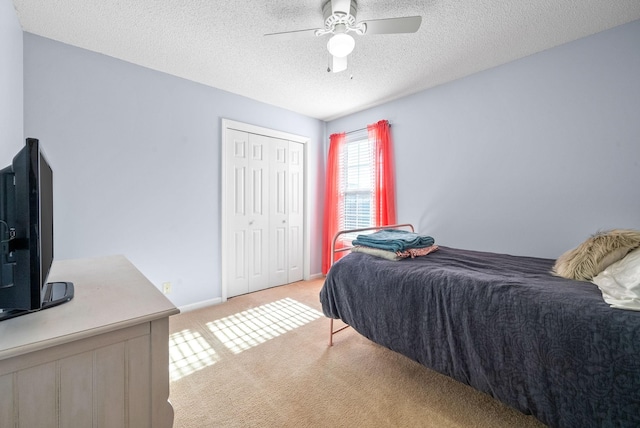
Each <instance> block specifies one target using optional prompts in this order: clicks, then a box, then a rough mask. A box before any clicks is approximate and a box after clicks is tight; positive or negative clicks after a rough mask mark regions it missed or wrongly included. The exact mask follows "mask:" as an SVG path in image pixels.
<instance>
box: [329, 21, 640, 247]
mask: <svg viewBox="0 0 640 428" xmlns="http://www.w3.org/2000/svg"><path fill="white" fill-rule="evenodd" d="M380 119H388V120H390V122H391V123H392V135H393V137H394V140H395V155H396V169H397V174H396V179H397V187H398V190H397V206H398V220H399V221H400V222H412V223H414V224H416V225H417V226H418V231H420V232H422V233H427V234H431V235H432V236H434V238H435V239H436V242H438V243H440V244H441V245H448V246H455V247H462V248H468V249H478V250H488V251H496V252H506V253H512V254H519V255H531V256H541V257H549V258H555V257H557V256H558V255H559V254H561V253H562V252H564V251H566V250H568V249H569V248H572V247H574V246H575V245H577V244H578V243H580V242H581V241H582V240H584V239H585V238H586V237H588V236H589V235H591V234H592V233H594V232H596V231H597V230H600V229H608V228H616V227H619V228H637V229H640V21H635V22H632V23H630V24H627V25H623V26H620V27H617V28H614V29H611V30H609V31H605V32H602V33H599V34H596V35H593V36H591V37H587V38H584V39H581V40H578V41H575V42H572V43H568V44H565V45H562V46H559V47H556V48H554V49H550V50H547V51H544V52H541V53H539V54H536V55H532V56H529V57H526V58H523V59H521V60H518V61H515V62H512V63H509V64H506V65H503V66H500V67H497V68H494V69H491V70H488V71H485V72H482V73H477V74H475V75H472V76H470V77H467V78H464V79H460V80H458V81H455V82H452V83H450V84H446V85H442V86H439V87H437V88H434V89H431V90H427V91H424V92H421V93H419V94H416V95H413V96H410V97H406V98H403V99H400V100H398V101H396V102H390V103H387V104H384V105H382V106H380V107H377V108H372V109H370V110H367V111H364V112H360V113H357V114H354V115H351V116H348V117H344V118H341V119H338V120H334V121H332V122H330V123H328V125H327V135H330V134H331V133H334V132H340V131H343V130H344V131H349V130H352V129H357V128H361V127H363V126H365V125H366V124H369V123H373V122H376V121H378V120H380Z"/></svg>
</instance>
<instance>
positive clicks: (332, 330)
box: [329, 223, 415, 346]
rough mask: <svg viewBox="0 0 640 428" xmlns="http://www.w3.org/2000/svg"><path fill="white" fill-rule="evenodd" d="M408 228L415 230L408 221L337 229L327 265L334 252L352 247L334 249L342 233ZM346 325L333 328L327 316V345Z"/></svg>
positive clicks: (333, 256)
mask: <svg viewBox="0 0 640 428" xmlns="http://www.w3.org/2000/svg"><path fill="white" fill-rule="evenodd" d="M404 227H406V228H408V229H410V230H411V232H415V230H414V228H413V225H412V224H410V223H402V224H390V225H387V226H371V227H364V228H361V229H345V230H340V231H338V233H336V234H335V235H334V236H333V241H331V264H330V266H329V269H331V266H333V264H334V263H335V261H336V254H337V253H341V252H344V251H350V250H351V248H353V246H348V247H343V248H338V249H336V243H337V242H338V238H340V236H342V235H346V234H349V233H355V232H367V231H370V230H372V231H376V230H382V229H400V228H404ZM347 327H349V325H348V324H346V325H344V326H342V327H340V328H337V329H335V330H334V329H333V318H329V346H333V335H334V334H336V333H339V332H341V331H342V330H344V329H346V328H347Z"/></svg>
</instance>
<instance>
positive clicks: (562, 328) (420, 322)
mask: <svg viewBox="0 0 640 428" xmlns="http://www.w3.org/2000/svg"><path fill="white" fill-rule="evenodd" d="M552 265H553V260H548V259H539V258H531V257H516V256H509V255H503V254H494V253H485V252H475V251H466V250H459V249H453V248H447V247H442V246H441V247H440V249H439V250H438V251H436V252H434V253H432V254H429V255H428V256H425V257H419V258H415V259H406V260H401V261H389V260H384V259H381V258H377V257H374V256H370V255H367V254H362V253H353V254H349V255H347V256H345V257H344V258H342V259H341V260H340V261H338V262H337V263H336V264H335V265H334V266H333V267H332V268H331V270H330V271H329V273H328V275H327V278H326V281H325V284H324V286H323V288H322V290H321V292H320V300H321V303H322V308H323V311H324V313H325V315H326V316H328V317H331V318H339V319H342V320H343V321H345V322H346V323H348V324H349V325H351V326H352V327H353V328H354V329H356V330H357V331H358V332H359V333H360V334H362V335H364V336H365V337H367V338H369V339H370V340H372V341H374V342H376V343H379V344H380V345H383V346H385V347H387V348H389V349H392V350H394V351H397V352H399V353H401V354H404V355H406V356H407V357H409V358H411V359H413V360H415V361H418V362H419V363H421V364H423V365H425V366H426V367H429V368H431V369H433V370H436V371H438V372H440V373H443V374H446V375H448V376H451V377H453V378H454V379H457V380H459V381H461V382H464V383H466V384H468V385H471V386H473V387H474V388H476V389H478V390H480V391H483V392H486V393H487V394H489V395H491V396H493V397H494V398H496V399H498V400H501V401H502V402H504V403H507V404H509V405H511V406H513V407H515V408H516V409H519V410H520V411H522V412H524V413H527V414H533V415H534V416H535V417H537V418H538V419H539V420H540V421H542V422H544V423H545V424H548V425H550V426H556V427H581V428H583V427H607V426H612V427H613V426H615V427H639V426H640V312H633V311H626V310H620V309H613V308H610V307H609V306H608V305H607V304H606V303H605V302H604V301H603V299H602V295H601V293H600V290H599V289H598V288H597V287H596V286H595V285H594V284H591V283H589V282H579V281H571V280H566V279H563V278H558V277H555V276H553V275H551V274H550V273H549V271H550V269H551V266H552Z"/></svg>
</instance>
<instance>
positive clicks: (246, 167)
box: [222, 129, 269, 296]
mask: <svg viewBox="0 0 640 428" xmlns="http://www.w3.org/2000/svg"><path fill="white" fill-rule="evenodd" d="M226 141H227V144H228V147H227V159H226V162H227V168H226V171H227V177H226V182H227V185H228V186H230V189H228V191H227V192H226V195H227V198H226V201H225V207H226V209H227V210H228V211H227V212H228V217H229V222H228V226H229V230H228V231H226V233H227V234H228V235H227V236H228V239H227V247H229V248H223V249H222V251H229V252H230V255H231V257H229V258H228V265H227V271H228V274H227V287H228V288H227V290H228V295H229V296H237V295H239V294H245V293H248V292H251V291H256V290H262V289H264V288H267V287H268V286H269V276H268V271H267V266H268V265H267V263H268V259H267V256H266V255H267V253H268V247H267V245H268V240H269V231H268V227H269V221H268V219H269V213H268V196H269V194H268V180H269V173H268V171H269V158H268V154H269V151H268V149H269V138H268V137H265V136H262V135H256V134H249V133H246V132H242V131H237V130H234V129H229V130H227V136H226Z"/></svg>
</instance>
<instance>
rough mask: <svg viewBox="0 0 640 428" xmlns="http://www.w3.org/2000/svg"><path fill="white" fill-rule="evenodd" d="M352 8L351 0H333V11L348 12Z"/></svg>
mask: <svg viewBox="0 0 640 428" xmlns="http://www.w3.org/2000/svg"><path fill="white" fill-rule="evenodd" d="M350 10H351V0H331V13H344V14H348V13H349V11H350Z"/></svg>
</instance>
